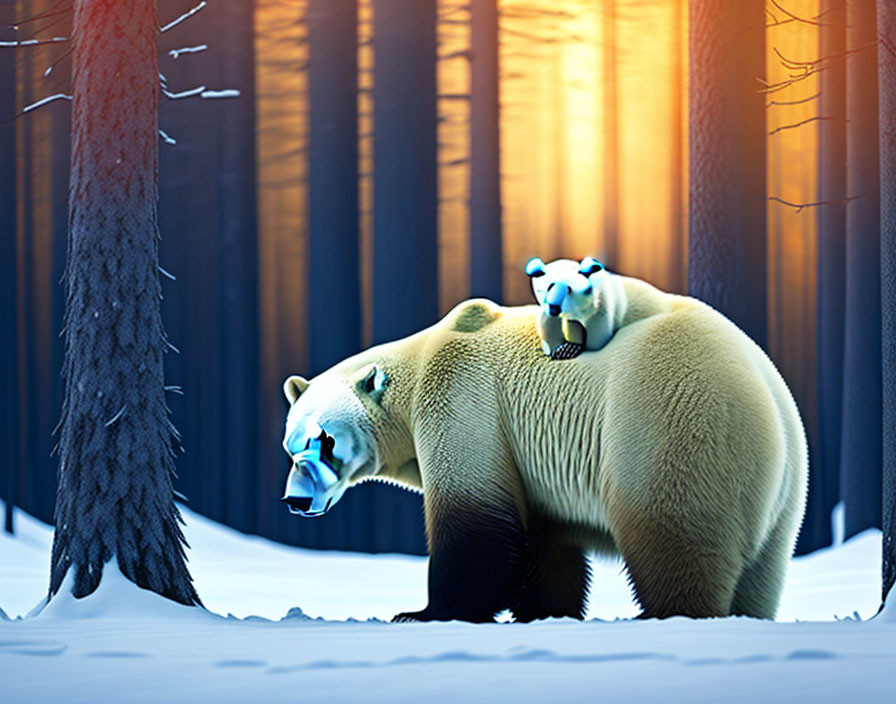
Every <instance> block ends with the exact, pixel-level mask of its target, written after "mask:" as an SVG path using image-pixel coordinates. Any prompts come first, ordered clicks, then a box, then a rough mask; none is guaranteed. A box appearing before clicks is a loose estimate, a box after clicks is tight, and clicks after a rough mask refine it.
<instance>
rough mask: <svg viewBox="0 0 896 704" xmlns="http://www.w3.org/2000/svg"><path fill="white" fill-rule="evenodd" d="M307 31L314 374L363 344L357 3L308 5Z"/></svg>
mask: <svg viewBox="0 0 896 704" xmlns="http://www.w3.org/2000/svg"><path fill="white" fill-rule="evenodd" d="M308 26H309V38H310V47H311V49H310V51H311V53H310V56H311V63H310V68H309V72H308V90H309V102H310V105H311V125H310V135H309V142H308V144H309V159H308V219H309V232H308V240H309V241H308V345H309V350H308V352H309V367H310V368H309V369H308V371H309V372H310V373H311V374H312V375H315V374H318V373H319V372H322V371H324V370H325V369H327V368H329V367H331V366H332V365H333V364H335V363H336V362H339V361H341V360H343V359H345V358H346V357H349V356H351V355H353V354H354V353H355V352H357V351H358V349H359V348H360V346H361V291H360V262H359V251H360V246H359V220H358V217H359V216H358V3H357V0H311V1H310V3H309V5H308Z"/></svg>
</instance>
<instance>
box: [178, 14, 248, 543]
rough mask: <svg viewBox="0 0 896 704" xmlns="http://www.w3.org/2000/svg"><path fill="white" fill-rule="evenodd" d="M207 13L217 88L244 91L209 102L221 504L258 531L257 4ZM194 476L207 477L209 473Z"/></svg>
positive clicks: (238, 522)
mask: <svg viewBox="0 0 896 704" xmlns="http://www.w3.org/2000/svg"><path fill="white" fill-rule="evenodd" d="M208 13H209V15H208V19H210V20H211V21H210V22H209V26H208V32H209V36H211V37H218V38H220V53H219V56H218V60H217V65H216V69H217V74H218V78H217V81H218V82H219V83H218V85H221V86H226V87H227V88H236V89H237V90H239V91H240V98H239V99H237V100H232V101H226V102H222V101H210V102H211V103H212V105H211V106H210V107H211V108H212V110H214V115H213V124H214V125H216V126H217V131H218V143H219V145H220V146H219V149H218V157H217V159H218V174H219V176H218V179H217V201H218V212H219V216H218V227H217V230H216V232H213V233H211V234H210V241H211V242H217V243H218V262H217V265H218V269H219V282H220V283H219V295H218V299H217V301H216V303H217V306H218V307H219V310H220V314H219V320H220V332H219V335H220V337H219V338H216V340H215V342H217V344H218V345H219V348H218V350H217V353H218V354H220V355H221V361H220V373H221V377H220V379H219V380H218V385H217V389H218V393H219V394H220V396H219V400H218V403H219V404H220V405H221V407H222V408H221V412H222V425H221V426H220V427H219V428H218V429H217V430H218V434H217V438H218V445H219V447H220V448H221V453H222V460H223V462H222V466H221V467H220V469H221V470H222V473H223V475H224V477H225V481H224V482H223V496H222V504H223V506H224V520H225V521H226V522H227V524H228V525H230V526H233V527H235V528H237V529H238V530H242V531H245V532H250V531H255V530H257V528H256V517H257V512H256V506H257V502H256V501H255V499H254V495H255V493H256V492H257V491H258V489H257V477H256V474H255V472H253V471H252V470H251V468H252V467H255V466H257V464H256V463H257V451H258V423H257V418H258V412H259V368H258V360H259V349H258V345H259V342H258V340H259V332H258V331H259V321H258V298H259V296H258V222H257V218H258V215H257V208H256V190H257V189H256V178H255V168H256V164H255V161H256V159H255V3H254V2H227V3H219V4H217V6H216V7H210V8H209V9H208ZM174 235H175V233H170V234H169V236H174ZM196 391H198V389H197V390H196ZM195 399H196V400H195V401H193V403H196V404H197V405H200V406H201V410H200V412H202V410H204V407H205V405H206V404H207V402H208V401H207V397H206V396H205V395H204V394H200V393H196V394H195ZM212 437H214V436H212ZM209 439H211V437H210V438H209ZM203 449H204V448H203ZM196 471H197V473H199V472H200V471H202V473H203V474H204V473H205V472H204V468H203V470H199V469H198V468H197V470H196ZM203 481H206V482H207V481H208V478H207V477H203Z"/></svg>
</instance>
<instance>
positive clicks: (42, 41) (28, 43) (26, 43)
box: [0, 37, 71, 47]
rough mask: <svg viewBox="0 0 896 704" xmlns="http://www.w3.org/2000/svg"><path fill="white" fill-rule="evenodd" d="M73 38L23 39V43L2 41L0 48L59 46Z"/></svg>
mask: <svg viewBox="0 0 896 704" xmlns="http://www.w3.org/2000/svg"><path fill="white" fill-rule="evenodd" d="M69 39H71V37H52V38H50V39H23V40H21V41H11V42H6V41H0V47H15V46H41V45H42V44H58V43H59V42H67V41H68V40H69Z"/></svg>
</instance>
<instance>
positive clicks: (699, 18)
mask: <svg viewBox="0 0 896 704" xmlns="http://www.w3.org/2000/svg"><path fill="white" fill-rule="evenodd" d="M765 22H766V20H765V8H764V2H763V1H762V0H738V2H718V0H690V24H689V44H690V86H689V93H690V189H689V190H690V199H689V200H690V217H689V221H690V225H689V228H688V237H689V254H690V257H689V259H690V270H689V276H688V286H689V289H690V293H691V295H693V296H695V297H697V298H700V299H702V300H703V301H706V302H707V303H709V304H710V305H711V306H713V307H714V308H716V309H717V310H719V311H720V312H721V313H723V314H724V315H726V316H728V317H729V318H730V319H731V320H732V321H734V322H735V323H736V324H737V325H738V326H739V327H740V328H741V329H742V330H743V331H744V332H746V333H747V334H748V335H749V336H750V337H751V338H753V339H754V340H755V341H756V342H757V343H758V344H759V345H761V346H763V347H764V346H765V344H766V337H767V331H766V205H767V200H766V185H765V178H766V175H765V170H766V158H765V147H766V145H765V142H766V129H765V104H764V97H763V95H762V94H761V93H759V91H758V90H757V87H758V86H757V83H756V78H757V77H763V76H764V75H765V30H764V27H765Z"/></svg>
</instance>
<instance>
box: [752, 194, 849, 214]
mask: <svg viewBox="0 0 896 704" xmlns="http://www.w3.org/2000/svg"><path fill="white" fill-rule="evenodd" d="M861 197H862V196H850V197H849V198H844V199H843V200H819V201H816V202H814V203H791V202H790V201H789V200H784V199H783V198H779V197H778V196H769V197H768V199H769V200H771V201H774V202H776V203H780V204H781V205H786V206H787V207H788V208H794V209H795V210H796V212H798V213H799V212H800V211H802V210H803V209H804V208H818V207H821V206H823V205H846V204H847V203H852V202H853V201H854V200H858V199H859V198H861Z"/></svg>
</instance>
